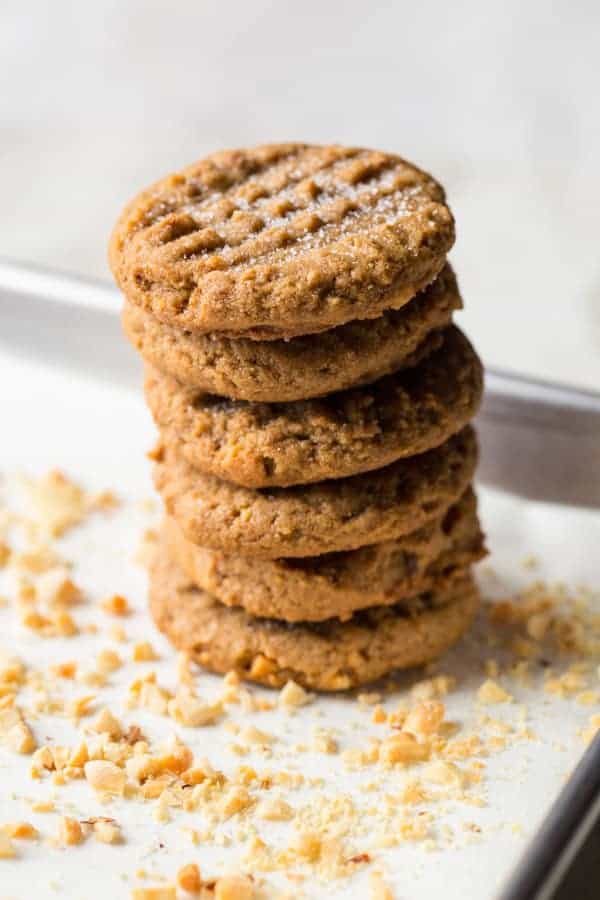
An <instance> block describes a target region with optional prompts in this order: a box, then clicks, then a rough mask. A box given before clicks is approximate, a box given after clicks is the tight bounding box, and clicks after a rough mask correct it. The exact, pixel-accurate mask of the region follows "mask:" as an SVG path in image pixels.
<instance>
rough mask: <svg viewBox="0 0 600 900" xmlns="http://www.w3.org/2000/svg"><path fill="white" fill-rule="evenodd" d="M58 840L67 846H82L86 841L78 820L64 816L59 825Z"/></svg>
mask: <svg viewBox="0 0 600 900" xmlns="http://www.w3.org/2000/svg"><path fill="white" fill-rule="evenodd" d="M58 840H59V841H60V843H61V844H64V845H65V846H73V845H75V844H81V843H82V842H83V840H84V834H83V830H82V828H81V825H80V824H79V822H78V821H77V819H71V818H69V816H63V817H62V819H61V820H60V822H59V823H58Z"/></svg>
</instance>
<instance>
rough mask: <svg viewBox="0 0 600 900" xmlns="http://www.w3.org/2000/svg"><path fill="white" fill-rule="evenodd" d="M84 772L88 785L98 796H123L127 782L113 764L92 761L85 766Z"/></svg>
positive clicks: (123, 773) (103, 761)
mask: <svg viewBox="0 0 600 900" xmlns="http://www.w3.org/2000/svg"><path fill="white" fill-rule="evenodd" d="M84 772H85V777H86V779H87V781H88V782H89V784H90V785H91V786H92V787H93V788H94V790H95V791H98V793H99V794H114V795H121V794H123V792H124V790H125V782H126V780H127V778H126V774H125V772H124V771H123V769H119V767H118V766H116V765H115V764H114V763H112V762H107V761H106V760H102V759H93V760H91V762H87V763H86V764H85V766H84Z"/></svg>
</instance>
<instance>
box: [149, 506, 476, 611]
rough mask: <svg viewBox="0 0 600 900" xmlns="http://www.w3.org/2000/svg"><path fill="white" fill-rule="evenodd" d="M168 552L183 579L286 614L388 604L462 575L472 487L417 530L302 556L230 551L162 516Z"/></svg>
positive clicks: (230, 601)
mask: <svg viewBox="0 0 600 900" xmlns="http://www.w3.org/2000/svg"><path fill="white" fill-rule="evenodd" d="M163 534H164V541H165V546H166V552H167V554H168V556H169V558H170V559H173V560H175V561H176V562H177V564H178V565H179V567H180V568H181V569H182V571H183V572H185V574H186V576H187V577H188V578H189V579H190V581H191V582H192V583H194V584H196V585H197V586H198V587H200V588H202V589H203V590H205V591H206V592H207V593H209V594H211V595H212V596H214V597H216V599H217V600H219V601H220V602H221V603H225V604H226V605H227V606H241V607H243V608H244V609H245V610H246V612H248V613H250V614H252V615H254V616H262V617H269V618H274V619H284V620H285V621H287V622H302V621H304V622H318V621H321V620H323V619H330V618H334V617H336V618H339V619H342V620H345V619H349V618H350V617H351V616H352V615H353V614H354V613H355V612H356V611H357V610H359V609H364V608H365V607H369V606H390V605H393V604H395V603H398V602H400V601H403V602H405V603H406V604H407V605H408V606H410V603H409V602H408V601H409V599H410V598H413V597H415V596H418V595H419V594H422V593H424V592H425V591H430V590H433V591H435V589H436V587H437V586H439V585H440V584H444V585H447V584H448V583H449V582H450V581H451V580H452V579H453V578H462V577H464V575H465V573H466V572H467V570H468V568H469V567H470V566H471V565H472V564H473V563H475V562H477V560H478V559H481V557H482V556H483V555H484V554H485V549H484V540H483V534H482V532H481V528H480V526H479V521H478V519H477V503H476V499H475V494H474V493H473V491H472V490H471V489H469V490H468V491H467V492H466V493H465V494H464V496H463V497H461V499H460V500H459V501H458V503H456V504H455V505H454V506H451V507H450V509H449V510H448V511H447V512H446V513H444V515H443V516H439V517H438V518H436V519H434V520H433V521H432V522H429V523H428V524H427V525H424V526H423V527H422V528H420V529H419V530H418V531H415V532H412V533H411V534H407V535H405V536H404V537H399V538H396V539H395V540H391V541H385V542H384V543H381V544H371V545H370V546H367V547H360V548H359V549H358V550H349V551H346V552H340V553H326V554H324V555H323V556H309V557H304V558H303V559H273V560H270V559H269V560H267V559H262V560H260V561H257V560H254V559H248V558H247V557H243V556H231V555H227V554H225V553H220V552H219V551H218V550H208V549H207V548H205V547H199V546H198V545H197V544H192V543H191V541H187V540H186V539H185V538H184V537H183V535H182V533H181V530H180V529H179V527H178V526H177V524H176V523H175V522H174V520H173V519H166V521H165V524H164V531H163Z"/></svg>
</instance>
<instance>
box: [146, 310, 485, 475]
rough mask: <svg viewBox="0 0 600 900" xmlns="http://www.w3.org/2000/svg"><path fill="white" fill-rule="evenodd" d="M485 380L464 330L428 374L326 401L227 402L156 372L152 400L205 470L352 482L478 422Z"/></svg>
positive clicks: (161, 421) (150, 381) (452, 332)
mask: <svg viewBox="0 0 600 900" xmlns="http://www.w3.org/2000/svg"><path fill="white" fill-rule="evenodd" d="M482 387H483V375H482V367H481V363H480V361H479V359H478V357H477V354H476V353H475V351H474V350H473V348H472V347H471V345H470V344H469V342H468V340H467V339H466V337H465V336H464V335H463V334H462V333H461V332H460V331H459V330H458V329H457V328H455V327H452V328H450V329H448V330H447V331H446V332H445V333H444V337H443V343H442V345H441V347H440V348H439V349H438V350H437V351H436V352H435V353H433V354H431V355H430V356H429V357H428V358H427V359H425V360H424V361H423V362H421V363H420V364H419V365H418V366H416V367H415V368H412V369H407V370H406V371H402V372H399V373H396V374H394V375H389V376H387V377H386V378H382V379H380V380H379V381H377V382H375V383H374V384H372V385H368V386H365V387H360V388H354V389H353V390H348V391H343V392H340V393H337V394H330V395H329V396H328V397H323V398H321V399H313V400H304V401H300V400H297V401H293V402H291V403H271V404H268V403H248V402H246V401H239V400H238V401H233V400H225V399H223V398H222V397H215V396H214V395H210V394H201V393H199V392H198V391H197V390H195V389H193V388H186V387H184V386H182V385H181V384H179V382H177V381H175V379H173V378H170V377H169V376H164V375H160V374H159V373H158V372H157V371H156V370H151V369H148V371H147V375H146V398H147V401H148V405H149V407H150V410H151V412H152V414H153V416H154V418H155V420H156V423H157V424H158V426H159V428H160V430H161V435H162V439H163V442H164V443H165V444H168V445H175V444H176V445H177V447H178V450H179V452H180V453H181V454H182V456H183V457H184V458H185V459H187V461H188V462H189V463H190V464H191V465H193V466H195V467H196V468H198V469H200V470H201V471H203V472H206V473H209V474H213V475H217V476H218V477H220V478H224V479H226V480H227V481H232V482H234V483H236V484H240V485H245V486H247V487H271V486H287V485H293V484H308V483H310V482H313V481H323V480H325V479H327V478H344V477H346V476H348V475H355V474H357V473H359V472H367V471H369V470H370V469H377V468H381V467H382V466H386V465H388V464H389V463H391V462H394V461H395V460H397V459H401V458H403V457H408V456H415V455H417V454H419V453H424V452H425V451H426V450H430V449H431V448H432V447H437V446H439V445H440V444H442V443H443V442H444V441H445V440H447V439H448V438H449V437H450V436H451V435H452V434H455V433H456V432H457V431H460V429H461V428H463V427H464V426H465V425H466V424H467V423H468V422H469V421H470V420H471V419H472V418H473V416H474V415H475V413H476V411H477V408H478V406H479V402H480V399H481V393H482Z"/></svg>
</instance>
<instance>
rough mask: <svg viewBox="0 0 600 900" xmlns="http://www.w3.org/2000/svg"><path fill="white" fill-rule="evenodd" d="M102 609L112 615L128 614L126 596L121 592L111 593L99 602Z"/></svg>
mask: <svg viewBox="0 0 600 900" xmlns="http://www.w3.org/2000/svg"><path fill="white" fill-rule="evenodd" d="M101 606H102V609H103V610H104V611H105V612H107V613H109V614H110V615H112V616H128V615H129V613H130V609H129V603H128V602H127V598H126V597H123V596H121V594H113V595H112V596H111V597H107V598H106V600H103V601H102V603H101Z"/></svg>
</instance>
